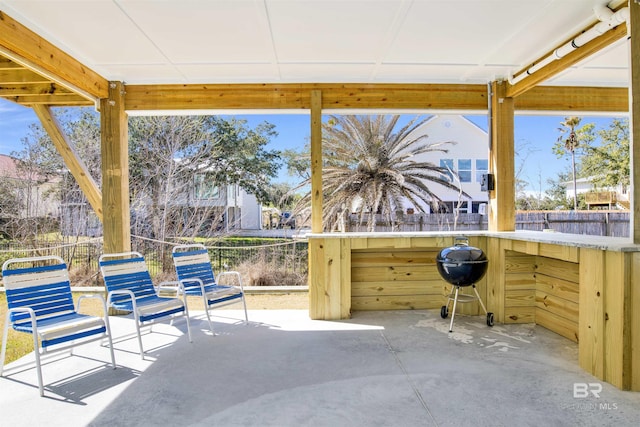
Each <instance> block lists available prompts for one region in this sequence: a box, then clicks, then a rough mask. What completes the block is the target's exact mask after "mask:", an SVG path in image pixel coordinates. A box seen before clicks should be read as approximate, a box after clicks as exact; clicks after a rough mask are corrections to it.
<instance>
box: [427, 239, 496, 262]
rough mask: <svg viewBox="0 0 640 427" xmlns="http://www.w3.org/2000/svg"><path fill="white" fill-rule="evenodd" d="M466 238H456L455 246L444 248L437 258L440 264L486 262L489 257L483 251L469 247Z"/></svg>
mask: <svg viewBox="0 0 640 427" xmlns="http://www.w3.org/2000/svg"><path fill="white" fill-rule="evenodd" d="M468 242H469V240H468V239H466V238H464V237H463V238H460V237H456V239H455V246H450V247H448V248H444V249H442V250H441V251H440V253H439V254H438V257H437V261H438V262H451V263H461V262H465V261H486V260H487V256H486V255H485V254H484V252H483V251H482V249H480V248H476V247H474V246H469V245H468Z"/></svg>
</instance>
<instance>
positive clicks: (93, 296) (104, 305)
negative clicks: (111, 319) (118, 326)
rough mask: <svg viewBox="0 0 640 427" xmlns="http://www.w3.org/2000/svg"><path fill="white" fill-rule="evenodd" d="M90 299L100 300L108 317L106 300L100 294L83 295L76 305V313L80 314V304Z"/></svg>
mask: <svg viewBox="0 0 640 427" xmlns="http://www.w3.org/2000/svg"><path fill="white" fill-rule="evenodd" d="M89 298H96V299H99V300H100V302H101V303H102V309H103V310H104V315H105V317H106V316H107V303H106V301H105V300H104V298H103V297H102V295H100V294H83V295H80V297H78V302H77V304H76V311H77V312H78V313H79V312H80V302H81V301H82V300H83V299H89Z"/></svg>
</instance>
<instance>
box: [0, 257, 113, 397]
mask: <svg viewBox="0 0 640 427" xmlns="http://www.w3.org/2000/svg"><path fill="white" fill-rule="evenodd" d="M16 265H22V266H24V265H31V267H17V268H15V266H16ZM10 267H11V268H10ZM2 277H3V282H4V286H5V290H6V296H7V305H8V307H9V308H8V310H7V316H6V319H5V324H4V334H3V337H2V351H1V353H0V376H2V374H3V372H4V361H5V356H6V347H7V340H8V334H9V326H11V327H12V328H13V329H14V330H15V331H18V332H22V333H30V334H31V335H32V336H33V349H34V354H35V362H36V372H37V376H38V389H39V391H40V396H44V385H43V379H42V365H41V361H40V356H41V355H44V354H47V353H50V352H51V353H52V352H59V351H63V350H69V349H71V350H72V349H73V347H75V346H78V345H81V344H86V343H88V342H92V341H96V340H102V339H104V338H107V339H108V343H109V350H110V353H111V365H112V366H113V368H114V369H115V367H116V360H115V355H114V352H113V342H112V339H111V327H110V325H109V316H108V313H107V305H106V303H105V301H104V298H103V297H102V296H101V295H98V294H88V295H82V296H80V297H79V298H78V302H77V306H74V303H73V296H72V293H71V283H70V281H69V272H68V269H67V264H66V263H65V262H64V260H63V259H62V258H60V257H57V256H40V257H27V258H12V259H10V260H8V261H6V262H5V263H4V264H3V265H2ZM87 298H96V299H99V300H100V301H101V302H102V308H103V312H104V317H98V316H90V315H86V314H81V313H79V310H80V303H81V302H82V300H83V299H87ZM96 335H98V336H96ZM63 343H68V344H66V345H64V346H62V345H61V344H63ZM72 354H73V351H72Z"/></svg>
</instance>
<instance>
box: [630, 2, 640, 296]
mask: <svg viewBox="0 0 640 427" xmlns="http://www.w3.org/2000/svg"><path fill="white" fill-rule="evenodd" d="M629 9H630V12H631V13H630V18H629V25H628V26H629V36H630V37H629V50H630V52H629V66H630V67H629V68H630V79H629V80H630V82H629V119H630V120H629V124H630V125H631V129H630V130H631V132H630V139H631V140H630V144H631V147H630V150H631V195H630V196H631V221H630V225H631V228H630V230H629V234H630V236H631V239H632V241H633V243H635V244H640V4H638V2H635V1H630V2H629ZM636 308H638V307H636Z"/></svg>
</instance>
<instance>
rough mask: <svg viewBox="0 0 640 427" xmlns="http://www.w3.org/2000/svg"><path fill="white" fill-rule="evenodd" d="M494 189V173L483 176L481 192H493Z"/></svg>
mask: <svg viewBox="0 0 640 427" xmlns="http://www.w3.org/2000/svg"><path fill="white" fill-rule="evenodd" d="M493 189H494V181H493V174H492V173H485V174H482V180H481V181H480V190H482V191H493Z"/></svg>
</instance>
